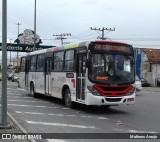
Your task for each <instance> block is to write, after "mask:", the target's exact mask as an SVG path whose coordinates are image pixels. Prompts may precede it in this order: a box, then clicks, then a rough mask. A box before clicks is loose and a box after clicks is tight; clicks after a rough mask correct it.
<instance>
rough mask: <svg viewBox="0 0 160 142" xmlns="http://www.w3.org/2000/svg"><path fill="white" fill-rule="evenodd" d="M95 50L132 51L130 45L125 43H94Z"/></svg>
mask: <svg viewBox="0 0 160 142" xmlns="http://www.w3.org/2000/svg"><path fill="white" fill-rule="evenodd" d="M94 50H95V51H103V52H105V51H111V52H126V53H130V52H131V51H130V47H127V46H123V45H109V44H94Z"/></svg>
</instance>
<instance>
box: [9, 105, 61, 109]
mask: <svg viewBox="0 0 160 142" xmlns="http://www.w3.org/2000/svg"><path fill="white" fill-rule="evenodd" d="M8 105H9V106H23V107H38V108H58V107H50V106H35V105H34V106H33V105H19V104H8Z"/></svg>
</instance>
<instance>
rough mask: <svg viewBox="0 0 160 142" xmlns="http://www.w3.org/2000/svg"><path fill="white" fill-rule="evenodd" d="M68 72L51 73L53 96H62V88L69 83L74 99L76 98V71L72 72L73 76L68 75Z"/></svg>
mask: <svg viewBox="0 0 160 142" xmlns="http://www.w3.org/2000/svg"><path fill="white" fill-rule="evenodd" d="M66 74H67V73H66V72H52V73H51V96H53V97H57V98H62V89H63V87H64V85H67V86H68V87H69V89H70V91H71V95H72V101H75V100H76V89H75V88H76V73H70V74H72V75H73V77H72V78H68V77H66Z"/></svg>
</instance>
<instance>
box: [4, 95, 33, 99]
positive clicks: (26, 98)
mask: <svg viewBox="0 0 160 142" xmlns="http://www.w3.org/2000/svg"><path fill="white" fill-rule="evenodd" d="M7 98H25V99H29V98H30V99H31V98H32V97H23V96H21V97H20V96H7ZM32 99H33V98H32Z"/></svg>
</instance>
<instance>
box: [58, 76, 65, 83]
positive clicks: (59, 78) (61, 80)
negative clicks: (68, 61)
mask: <svg viewBox="0 0 160 142" xmlns="http://www.w3.org/2000/svg"><path fill="white" fill-rule="evenodd" d="M56 81H58V82H65V81H66V78H65V77H61V76H59V77H58V78H57V79H56V78H55V82H56Z"/></svg>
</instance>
